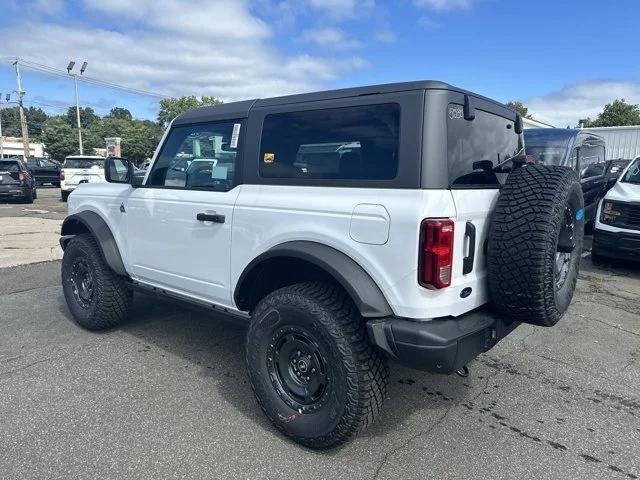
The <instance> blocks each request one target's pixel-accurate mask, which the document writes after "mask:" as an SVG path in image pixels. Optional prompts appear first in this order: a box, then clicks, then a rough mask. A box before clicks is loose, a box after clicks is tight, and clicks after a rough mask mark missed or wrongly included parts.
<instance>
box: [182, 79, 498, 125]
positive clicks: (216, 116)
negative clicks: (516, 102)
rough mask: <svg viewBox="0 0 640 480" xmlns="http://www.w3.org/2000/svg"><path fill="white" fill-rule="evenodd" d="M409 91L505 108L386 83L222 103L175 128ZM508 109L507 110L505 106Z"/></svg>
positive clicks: (421, 85)
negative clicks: (266, 110) (259, 110)
mask: <svg viewBox="0 0 640 480" xmlns="http://www.w3.org/2000/svg"><path fill="white" fill-rule="evenodd" d="M409 90H452V91H456V92H460V93H464V94H468V95H473V96H474V97H477V98H481V99H483V100H485V101H487V102H491V103H494V104H496V105H500V106H502V107H504V105H503V104H501V103H500V102H497V101H495V100H492V99H490V98H487V97H483V96H482V95H478V94H476V93H473V92H469V91H467V90H463V89H461V88H458V87H454V86H453V85H449V84H448V83H444V82H438V81H434V80H421V81H416V82H401V83H386V84H382V85H369V86H364V87H352V88H341V89H338V90H325V91H322V92H312V93H300V94H296V95H285V96H282V97H273V98H263V99H253V100H244V101H241V102H231V103H222V104H220V105H213V106H207V107H200V108H194V109H192V110H188V111H186V112H184V113H183V114H181V115H179V116H178V117H176V119H175V120H174V122H173V123H174V125H180V124H187V123H197V122H206V121H213V120H223V119H225V118H234V117H235V118H245V117H247V116H248V115H249V110H251V109H252V108H254V107H255V108H257V107H271V106H276V105H287V104H292V103H303V102H316V101H320V100H333V99H337V98H348V97H358V96H364V95H374V94H377V93H378V94H379V93H394V92H403V91H409ZM505 108H506V107H505Z"/></svg>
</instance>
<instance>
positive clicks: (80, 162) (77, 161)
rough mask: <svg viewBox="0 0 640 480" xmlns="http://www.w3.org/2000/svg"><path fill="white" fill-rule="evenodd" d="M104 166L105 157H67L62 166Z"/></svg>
mask: <svg viewBox="0 0 640 480" xmlns="http://www.w3.org/2000/svg"><path fill="white" fill-rule="evenodd" d="M91 167H100V168H103V167H104V158H67V159H66V160H65V161H64V164H63V165H62V168H91Z"/></svg>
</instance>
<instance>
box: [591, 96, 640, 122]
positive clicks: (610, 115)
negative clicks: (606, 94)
mask: <svg viewBox="0 0 640 480" xmlns="http://www.w3.org/2000/svg"><path fill="white" fill-rule="evenodd" d="M580 121H581V122H582V125H583V126H584V127H621V126H625V125H640V107H639V106H638V105H633V104H631V103H627V102H626V101H625V99H624V98H620V99H616V100H614V101H613V102H612V103H607V104H606V105H605V106H604V108H603V109H602V112H600V113H599V114H598V116H597V117H596V119H595V120H591V119H590V118H585V119H582V120H580Z"/></svg>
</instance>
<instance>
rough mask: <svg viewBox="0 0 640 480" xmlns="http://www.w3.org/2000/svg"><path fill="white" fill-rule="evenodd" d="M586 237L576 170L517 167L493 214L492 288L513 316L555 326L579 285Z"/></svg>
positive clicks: (490, 248)
mask: <svg viewBox="0 0 640 480" xmlns="http://www.w3.org/2000/svg"><path fill="white" fill-rule="evenodd" d="M583 237H584V202H583V197H582V189H581V188H580V183H579V181H578V177H577V175H576V173H575V172H574V171H573V170H571V169H569V168H565V167H553V166H543V165H529V166H526V167H522V168H519V169H518V170H516V171H514V172H513V173H512V174H511V175H510V176H509V178H508V179H507V182H506V184H505V185H504V187H503V188H502V191H501V192H500V197H499V198H498V202H497V204H496V208H495V211H494V213H493V216H492V219H491V226H490V230H489V243H488V252H487V260H488V267H489V291H490V294H491V299H492V300H493V301H494V303H495V304H496V305H497V306H498V308H499V309H500V310H501V311H502V312H503V313H505V314H506V315H508V316H509V317H510V318H512V319H514V320H517V321H521V322H525V323H531V324H533V325H540V326H553V325H555V324H556V323H557V322H558V320H560V318H561V317H562V315H563V314H564V312H565V311H566V310H567V308H568V307H569V304H570V303H571V299H572V297H573V292H574V290H575V286H576V282H577V278H578V268H579V265H580V258H581V252H582V241H583Z"/></svg>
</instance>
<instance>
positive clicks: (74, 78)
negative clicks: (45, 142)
mask: <svg viewBox="0 0 640 480" xmlns="http://www.w3.org/2000/svg"><path fill="white" fill-rule="evenodd" d="M75 64H76V62H73V61H71V62H69V65H68V66H67V73H68V74H69V75H70V76H72V77H73V85H74V86H75V89H76V120H77V122H78V145H79V147H80V155H83V154H84V152H83V149H82V126H81V124H80V97H79V96H78V75H77V74H75V73H71V70H73V67H74V65H75ZM86 69H87V62H84V63H83V64H82V67H81V68H80V75H82V74H83V73H84V71H85V70H86Z"/></svg>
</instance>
